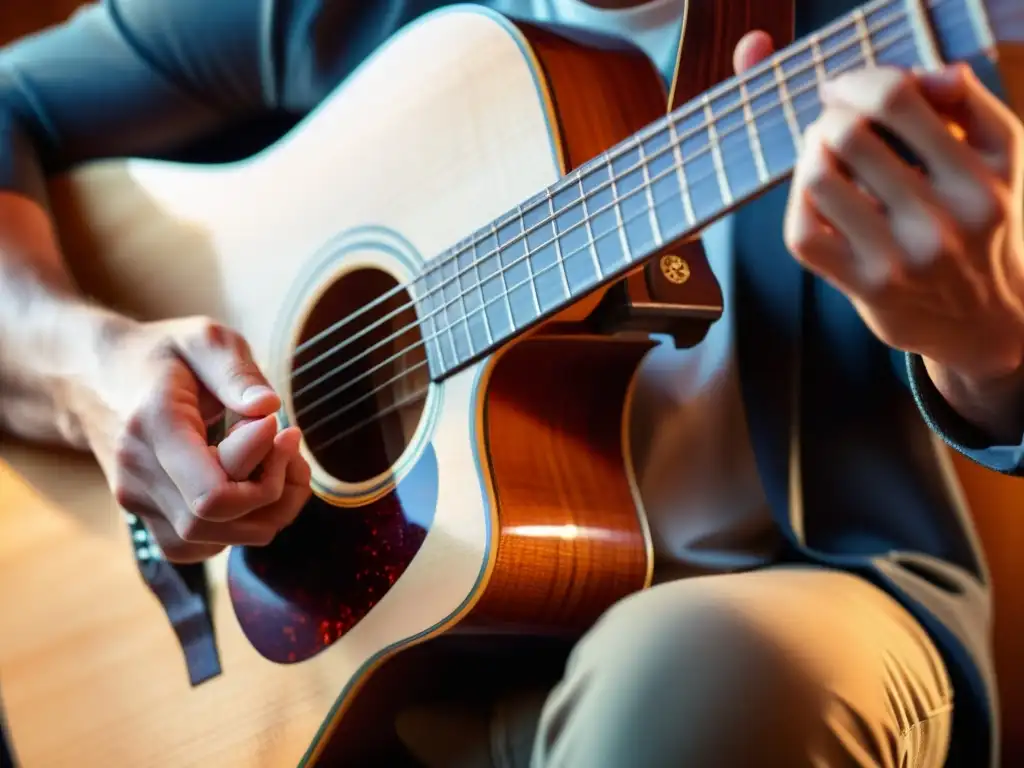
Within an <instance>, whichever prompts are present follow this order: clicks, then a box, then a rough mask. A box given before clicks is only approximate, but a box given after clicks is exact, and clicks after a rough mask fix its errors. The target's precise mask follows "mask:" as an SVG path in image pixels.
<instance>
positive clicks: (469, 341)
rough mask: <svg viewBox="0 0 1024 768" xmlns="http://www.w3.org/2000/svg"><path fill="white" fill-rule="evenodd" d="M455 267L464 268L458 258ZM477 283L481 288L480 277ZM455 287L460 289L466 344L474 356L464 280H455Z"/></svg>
mask: <svg viewBox="0 0 1024 768" xmlns="http://www.w3.org/2000/svg"><path fill="white" fill-rule="evenodd" d="M473 266H474V268H476V259H474V260H473ZM455 269H456V270H457V272H458V271H461V269H462V268H461V267H460V266H459V260H458V258H456V259H455ZM476 284H477V287H478V288H479V287H480V280H479V279H478V280H477V282H476ZM455 287H456V288H458V289H459V305H460V306H461V307H462V321H461V322H462V324H463V325H464V326H465V330H466V346H467V347H468V348H469V356H470V357H472V356H473V355H474V354H476V352H475V351H474V349H473V334H472V333H470V332H469V308H468V307H467V306H466V296H467V295H468V293H467V292H466V291H464V290H462V280H461V279H458V280H456V281H455ZM480 294H481V296H482V295H483V291H482V290H481V292H480ZM456 322H458V321H456Z"/></svg>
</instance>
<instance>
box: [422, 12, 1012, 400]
mask: <svg viewBox="0 0 1024 768" xmlns="http://www.w3.org/2000/svg"><path fill="white" fill-rule="evenodd" d="M1014 2H1017V0H989V2H988V6H989V7H988V8H986V7H985V6H984V5H983V0H875V2H871V3H868V4H866V5H863V6H860V7H859V8H857V9H856V10H854V11H852V12H850V13H848V14H847V15H845V16H843V17H841V18H839V19H838V20H836V21H834V22H833V23H831V24H829V25H828V26H826V27H824V28H822V29H820V30H818V31H816V32H814V33H813V34H811V35H808V36H807V37H805V38H802V39H801V40H798V41H797V42H795V43H793V44H792V45H790V46H789V47H787V48H785V49H783V50H781V51H779V52H778V53H776V54H775V55H773V56H771V57H770V58H768V59H767V60H765V61H764V62H762V63H760V64H759V65H757V66H755V67H753V68H752V69H751V70H749V71H748V72H746V73H745V74H743V75H742V76H737V77H734V78H731V79H730V80H727V81H725V82H723V83H721V84H720V85H718V86H716V87H715V88H714V89H712V90H710V91H707V92H705V93H704V94H702V95H701V96H699V97H698V98H696V99H694V100H693V101H690V102H689V103H687V104H684V105H682V106H680V107H679V108H678V109H676V110H674V111H673V112H671V113H670V114H668V115H667V116H666V117H665V118H662V119H660V120H658V121H656V122H654V123H652V124H650V125H648V126H647V127H646V128H644V129H643V130H641V131H640V132H638V133H636V134H634V135H633V136H632V137H630V138H629V139H627V140H625V141H623V142H622V143H620V144H619V145H617V146H615V147H613V148H612V149H610V150H608V151H607V152H605V153H603V154H601V155H599V156H597V157H595V158H594V159H592V160H590V161H588V162H587V163H585V164H583V165H581V166H579V167H578V168H576V169H575V170H574V171H572V172H571V173H569V174H568V175H567V176H565V177H564V178H562V179H561V180H560V181H558V182H557V183H556V184H554V185H553V186H551V187H549V188H548V189H546V190H544V191H543V192H541V193H539V194H537V195H535V196H534V197H532V198H531V199H529V200H526V201H524V202H523V203H521V204H520V205H519V206H517V207H516V209H515V210H513V211H509V212H508V213H506V214H504V215H503V216H501V217H499V218H498V219H497V220H495V221H494V222H492V223H491V224H490V225H488V226H487V227H484V228H483V229H481V230H478V231H477V232H475V233H473V234H472V235H471V236H470V237H468V238H466V239H465V240H464V241H462V242H460V243H458V244H456V245H455V246H454V247H452V248H451V249H449V251H447V252H445V253H443V254H441V256H439V257H438V258H437V259H435V260H433V261H431V263H430V264H429V265H428V267H427V268H426V269H425V271H424V272H423V274H421V275H420V276H419V278H417V280H416V282H415V289H414V293H415V294H416V305H417V312H418V315H419V318H420V327H421V331H422V333H423V337H424V341H425V342H426V349H427V357H428V361H429V365H430V369H431V374H432V376H433V378H434V379H435V380H437V379H441V378H444V377H445V376H448V375H450V374H451V373H453V372H455V371H457V370H460V369H462V368H463V367H464V366H466V365H468V364H469V363H471V362H473V361H475V360H477V359H479V358H480V357H481V356H483V355H485V354H487V353H489V352H491V351H493V350H494V349H496V348H498V347H499V346H500V345H501V344H502V343H503V342H505V341H507V340H509V339H511V338H514V337H516V336H517V335H519V334H521V333H523V332H524V331H526V330H528V329H530V328H532V327H533V326H534V325H535V324H537V323H538V322H540V321H542V320H544V319H546V318H547V317H550V316H551V315H553V314H555V313H557V312H559V311H561V310H563V309H565V308H566V307H568V306H570V305H572V304H574V303H575V302H576V301H578V300H579V299H581V298H583V297H585V296H586V295H588V294H589V293H591V292H593V291H594V290H596V289H598V288H601V287H603V286H605V285H607V284H609V283H611V282H614V281H616V280H618V279H620V278H621V277H622V276H623V275H625V274H626V273H627V272H629V271H630V270H631V269H633V268H635V267H636V266H638V265H640V264H642V263H643V262H644V261H646V260H647V259H649V258H650V257H652V256H654V255H655V254H657V253H658V252H659V251H661V250H662V249H663V248H664V247H665V246H667V245H669V244H671V243H673V242H677V241H679V240H681V239H683V238H686V237H688V236H692V235H694V234H696V233H698V232H700V231H701V230H702V229H704V228H705V227H707V226H708V225H709V224H711V223H713V222H714V221H715V220H717V219H719V218H721V217H722V216H724V215H726V214H727V213H729V212H730V211H731V210H733V209H734V208H736V207H738V206H740V205H742V204H744V203H745V202H747V201H749V200H751V199H753V198H755V197H757V196H759V195H761V194H763V193H764V192H765V191H767V190H768V189H769V188H770V187H772V186H773V185H775V184H776V183H778V182H779V181H782V180H784V179H785V178H786V177H788V176H789V175H790V174H791V173H792V171H793V168H794V165H795V163H796V159H797V156H798V154H799V151H800V144H801V137H802V135H803V132H804V130H805V129H806V128H807V127H808V125H810V124H811V123H812V122H813V121H814V120H815V119H817V117H818V116H819V114H820V112H821V101H820V99H819V95H818V89H819V86H820V85H821V84H822V82H824V81H825V80H826V79H829V78H832V77H834V76H836V75H838V74H840V73H842V72H846V71H850V70H854V69H858V68H861V67H865V66H873V65H889V66H897V67H900V68H904V69H909V68H925V69H934V68H936V67H937V66H939V65H940V64H941V63H942V62H944V61H963V60H967V59H969V58H971V57H973V56H975V55H977V54H979V53H990V52H992V51H993V50H994V47H995V42H996V38H995V35H994V34H993V26H992V25H993V24H994V23H995V22H998V21H1000V16H1002V17H1004V18H1005V21H1006V22H1007V23H1011V24H1013V23H1017V14H1014V13H1013V12H1011V11H1010V5H1011V4H1012V3H1014Z"/></svg>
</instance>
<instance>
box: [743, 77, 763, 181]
mask: <svg viewBox="0 0 1024 768" xmlns="http://www.w3.org/2000/svg"><path fill="white" fill-rule="evenodd" d="M740 101H741V102H742V103H743V121H744V122H745V123H746V124H747V138H748V139H749V140H750V148H751V150H752V151H753V154H754V165H755V166H756V167H757V180H758V182H759V183H761V184H764V182H765V181H767V180H768V176H769V173H768V159H767V158H766V157H765V154H764V147H763V146H762V144H761V133H760V131H758V130H757V120H756V119H755V118H754V110H753V109H752V108H751V106H750V97H749V96H748V94H747V83H746V81H745V80H743V79H742V78H741V79H740Z"/></svg>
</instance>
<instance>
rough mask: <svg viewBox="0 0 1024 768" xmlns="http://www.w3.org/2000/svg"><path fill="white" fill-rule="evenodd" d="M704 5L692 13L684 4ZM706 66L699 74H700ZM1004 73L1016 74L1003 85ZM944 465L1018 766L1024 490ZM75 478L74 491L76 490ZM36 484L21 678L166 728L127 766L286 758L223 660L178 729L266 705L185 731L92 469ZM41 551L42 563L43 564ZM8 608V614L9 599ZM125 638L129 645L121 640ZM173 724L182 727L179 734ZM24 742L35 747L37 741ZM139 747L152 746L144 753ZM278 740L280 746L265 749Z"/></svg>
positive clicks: (22, 525)
mask: <svg viewBox="0 0 1024 768" xmlns="http://www.w3.org/2000/svg"><path fill="white" fill-rule="evenodd" d="M721 2H727V3H728V5H729V8H730V13H731V14H733V15H734V19H733V21H730V22H729V23H730V26H733V25H735V27H737V28H739V29H745V28H748V27H749V28H758V27H765V26H766V25H767V24H769V23H771V20H772V19H771V18H770V17H771V14H772V13H773V12H774V11H775V10H777V9H778V7H777V6H776V4H775V3H771V2H756V1H755V2H747V3H744V4H743V6H742V8H741V6H740V4H739V3H736V2H732V0H715V3H721ZM711 4H712V3H701V4H697V3H693V4H691V6H692V7H698V6H706V5H711ZM78 5H80V3H79V2H77V0H4V1H3V2H0V44H2V43H3V42H6V41H8V40H11V39H14V38H16V37H19V36H20V35H22V34H26V33H29V32H32V31H35V30H38V29H40V28H42V27H44V26H47V25H49V24H51V23H54V22H56V21H59V20H60V19H62V18H65V17H66V16H67V15H69V14H70V13H71V12H72V11H73V10H74V8H75V7H77V6H78ZM783 5H786V4H785V3H784V4H783ZM751 9H753V10H751ZM758 9H760V12H758ZM743 14H747V15H745V16H744V15H743ZM691 31H694V30H693V28H691ZM731 34H732V33H731ZM727 37H728V36H727ZM723 44H727V41H725V42H724V43H723ZM695 46H700V47H699V48H696V50H699V51H701V53H700V55H696V54H693V55H692V56H691V60H692V61H693V62H694V65H693V66H694V67H696V68H697V69H695V70H689V69H688V70H687V71H689V72H691V75H688V76H687V78H689V77H690V76H692V72H694V71H696V72H699V71H700V67H702V66H703V67H707V68H709V69H710V68H711V66H712V65H711V64H710V63H708V62H710V61H712V60H713V57H706V49H705V48H704V44H702V43H701V42H700V37H699V36H697V35H691V36H690V38H689V39H688V40H687V50H688V51H690V52H692V51H693V50H694V49H695ZM1005 53H1006V69H1007V71H1008V84H1009V85H1010V86H1011V93H1014V94H1016V95H1017V98H1018V99H1019V100H1018V101H1017V106H1018V112H1021V111H1024V77H1021V76H1020V73H1021V72H1024V48H1022V49H1017V50H1016V51H1014V50H1012V49H1011V50H1007V51H1006V52H1005ZM702 60H703V61H704V62H705V63H703V64H702ZM1011 71H1012V72H1014V73H1016V74H1013V75H1012V76H1011V75H1010V74H1009V72H1011ZM1014 84H1016V86H1015V85H1014ZM954 464H955V466H956V469H957V471H958V474H959V476H960V479H961V480H962V482H963V485H964V489H965V491H966V494H967V497H968V500H969V502H970V505H971V507H972V508H973V509H975V510H984V514H976V515H975V518H976V522H977V525H978V528H979V531H980V533H981V538H982V540H983V543H984V546H985V550H986V554H987V556H988V560H989V565H990V567H991V572H992V577H993V582H994V587H995V617H996V623H995V644H996V662H997V670H998V675H999V682H1000V694H1001V705H1002V720H1003V723H1004V736H1005V739H1004V748H1005V754H1004V757H1005V760H1004V764H1005V765H1006V766H1011V765H1021V764H1024V732H1022V731H1021V730H1020V729H1019V728H1016V727H1015V724H1020V723H1022V722H1024V661H1022V656H1021V653H1020V638H1021V637H1022V636H1024V588H1022V586H1021V584H1022V581H1024V580H1022V575H1021V573H1022V572H1021V567H1020V565H1019V558H1020V553H1021V552H1022V551H1024V514H1021V510H1022V509H1024V484H1022V483H1021V482H1020V481H1019V480H1017V479H1014V478H1006V477H1002V476H998V475H996V474H994V473H992V472H988V471H986V470H984V469H982V468H980V467H978V466H977V465H975V464H973V463H971V462H969V461H967V460H966V459H963V458H962V457H959V456H956V457H955V458H954ZM76 480H77V481H80V482H81V483H82V484H81V485H77V484H76ZM90 483H92V484H91V485H90ZM46 485H47V487H46V492H45V493H44V492H43V491H42V490H41V489H40V488H39V487H34V486H33V485H32V484H31V483H29V482H26V480H25V478H23V477H19V476H18V475H16V474H15V473H13V472H12V471H11V469H10V468H9V467H5V466H3V465H0V525H2V526H3V527H4V530H5V532H9V535H5V536H4V537H3V538H2V539H0V561H3V562H4V564H5V565H4V569H3V570H4V573H5V574H15V573H16V574H18V578H17V582H16V583H7V584H6V586H5V587H4V589H5V590H10V592H9V593H5V597H4V600H7V598H8V597H11V596H12V595H13V596H14V597H16V598H18V599H16V600H15V602H14V603H13V605H14V606H17V607H16V610H24V611H26V615H27V616H28V617H29V619H30V621H29V622H27V623H25V622H22V621H18V622H17V626H29V625H34V626H42V627H45V626H52V627H54V628H55V630H56V628H59V629H60V632H61V634H62V635H64V636H65V637H67V638H69V641H72V640H71V639H73V642H74V644H75V649H74V650H75V652H74V653H73V654H71V655H69V657H68V658H67V663H60V664H57V665H54V657H53V656H49V657H48V655H47V652H48V650H52V649H53V646H52V645H51V644H49V643H44V644H43V645H42V646H40V647H39V648H38V649H36V650H34V651H31V652H29V651H30V649H28V648H24V650H25V653H24V654H23V655H21V657H20V658H21V659H22V660H23V662H24V663H25V664H26V665H28V667H27V668H25V669H24V670H23V671H22V672H23V673H24V674H27V675H29V676H30V677H34V678H36V680H37V685H38V688H39V690H40V691H41V692H45V691H51V692H54V694H55V695H56V692H57V691H60V690H72V691H74V690H75V689H76V688H78V687H90V688H92V691H91V693H90V694H89V697H90V698H91V699H93V700H95V701H101V702H106V704H105V705H104V706H110V705H111V704H114V703H117V702H120V703H121V704H123V705H124V706H125V707H126V708H127V709H128V710H139V709H145V710H146V712H147V717H148V718H151V719H153V720H162V721H163V722H164V723H165V725H164V727H163V730H162V733H161V735H160V737H159V738H157V739H155V740H152V741H149V740H148V739H147V729H146V728H142V729H140V730H136V731H129V733H134V734H135V735H134V738H136V739H138V740H139V742H140V743H139V748H140V749H144V750H145V751H142V752H139V753H137V754H140V755H144V756H146V755H148V756H146V757H144V759H143V761H142V762H136V763H134V764H135V765H145V764H154V763H153V760H154V758H153V756H152V755H150V754H149V753H150V747H158V745H160V744H177V745H178V746H177V747H174V748H173V749H172V751H171V753H170V755H169V756H170V757H172V758H173V757H175V756H176V757H177V758H178V762H177V763H175V764H176V765H188V764H189V762H188V760H187V758H186V759H182V757H183V756H184V755H185V754H186V753H187V750H188V748H189V747H190V746H199V745H203V748H204V749H206V750H208V754H211V755H214V756H216V757H214V758H213V759H221V760H223V762H219V763H218V764H220V765H231V764H236V762H235V758H232V757H231V756H232V755H235V756H236V757H237V756H238V755H240V754H245V755H246V756H247V757H246V758H245V760H244V762H243V763H241V764H245V765H268V766H270V765H277V764H279V763H276V762H275V760H276V759H277V758H280V757H282V756H283V755H285V754H287V750H282V749H281V748H280V739H281V735H280V734H279V733H278V732H276V731H274V730H273V729H272V728H269V729H268V728H267V727H266V726H267V724H268V723H272V722H274V721H275V720H276V719H277V718H289V719H292V720H295V719H296V718H302V717H304V716H308V713H309V707H310V703H309V702H303V701H301V697H298V696H297V695H296V694H297V689H296V688H295V686H288V685H285V682H284V680H283V679H280V678H278V677H277V676H273V678H274V680H273V681H272V680H271V679H267V678H265V677H261V676H260V675H259V674H256V675H255V677H253V675H254V670H253V666H252V664H251V663H250V662H239V663H233V664H232V665H231V666H230V669H229V672H230V673H231V674H232V675H233V676H236V675H237V676H250V684H249V685H245V686H242V685H240V686H231V687H228V688H226V689H224V690H222V691H220V692H219V693H217V694H216V696H214V697H213V698H212V699H211V698H209V697H204V699H203V701H202V702H201V703H196V704H195V705H193V706H191V707H190V708H189V709H188V710H186V711H187V712H188V718H189V719H191V720H194V721H195V722H200V721H202V720H204V719H213V718H215V717H216V716H217V714H218V713H220V712H222V711H224V710H232V709H237V708H238V706H239V702H240V701H242V700H243V699H244V698H251V697H252V696H254V695H255V696H258V697H262V698H263V699H264V700H265V701H266V702H267V703H266V705H265V706H263V707H261V708H259V712H256V713H254V716H253V717H252V718H250V719H247V720H246V719H235V720H233V724H232V729H231V731H230V732H225V733H221V734H219V735H217V736H216V737H214V736H213V735H211V734H209V733H206V732H205V731H204V730H202V729H200V730H198V731H193V730H190V729H189V727H188V723H187V722H182V721H181V719H180V718H182V717H183V714H184V713H183V711H182V710H181V709H180V708H178V707H177V706H175V705H174V704H173V702H174V701H179V700H181V697H182V696H188V692H187V691H186V690H185V689H184V688H182V687H181V686H180V684H179V683H178V682H176V681H179V680H180V675H179V670H178V669H177V668H176V667H175V666H174V662H173V661H171V662H170V663H169V670H170V675H171V676H172V678H173V680H172V682H170V683H167V682H166V681H162V680H161V674H162V671H161V670H162V669H163V668H161V667H160V666H159V664H158V665H157V666H154V665H153V664H152V662H151V660H152V659H153V658H163V659H174V658H175V654H176V653H177V651H176V649H175V647H174V644H173V640H172V639H171V638H170V637H169V636H168V635H166V633H165V632H164V630H163V627H162V625H161V624H160V622H161V621H162V617H161V616H160V615H159V613H158V612H157V611H154V610H152V607H151V606H150V603H149V601H148V599H147V596H146V595H145V593H144V591H143V588H142V587H141V585H139V584H138V581H137V576H136V574H134V573H133V572H132V566H131V564H130V563H129V562H127V561H126V560H123V559H122V558H123V555H124V552H125V550H124V549H122V543H123V542H121V541H120V540H119V539H118V536H119V535H120V533H121V529H120V527H119V525H120V521H119V520H118V519H117V518H116V517H114V516H112V515H111V514H110V508H109V502H108V500H107V498H106V497H105V495H104V491H103V488H102V487H101V486H97V485H96V484H95V467H94V466H93V465H92V463H91V462H90V461H89V460H88V459H84V458H82V457H79V456H67V457H65V458H64V460H62V463H61V477H60V482H59V483H47V484H46ZM83 487H84V488H92V489H93V490H92V491H89V492H86V493H81V492H80V491H75V490H74V489H75V488H83ZM83 541H84V545H83ZM44 553H45V556H44V557H40V556H41V555H43V554H44ZM36 558H38V559H36ZM34 559H35V562H34V563H33V560H34ZM83 573H86V574H88V575H89V579H88V580H83V576H82V574H83ZM126 589H127V592H126V591H125V590H126ZM37 590H41V591H43V592H45V593H48V594H49V595H50V596H51V600H50V601H49V602H48V603H44V604H48V605H49V606H50V607H51V608H56V609H57V612H56V613H47V612H45V611H44V612H40V609H37V607H34V603H33V601H31V600H30V599H29V596H30V594H31V593H32V592H33V591H37ZM19 596H20V597H19ZM4 604H5V605H8V606H12V603H10V602H5V603H4ZM221 613H222V616H221V618H222V619H224V618H226V616H225V615H223V611H221ZM33 622H34V623H33ZM12 626H15V624H14V623H12V621H11V619H10V618H6V617H4V616H0V627H2V628H3V631H0V634H6V631H7V630H8V629H9V628H11V627H12ZM128 637H134V638H136V639H135V640H131V641H129V640H127V639H126V638H128ZM26 642H27V641H26ZM228 651H229V652H231V651H232V649H231V648H229V649H228ZM113 655H120V657H121V661H122V662H123V663H125V664H126V665H127V667H128V668H129V669H131V668H134V669H136V670H137V671H138V674H137V675H135V681H136V682H135V684H134V685H129V684H125V683H124V681H123V680H120V679H119V678H108V677H106V675H105V673H104V670H107V669H115V668H116V666H117V665H116V664H115V663H114V660H113V659H112V658H111V657H112V656H113ZM243 655H244V654H243ZM164 663H167V662H164ZM253 684H255V686H256V688H255V689H254V688H253V687H252V685H253ZM2 690H3V689H0V692H2ZM254 691H256V692H255V693H254ZM282 694H284V698H282ZM21 703H22V704H23V705H24V707H25V708H24V710H23V713H22V717H21V718H20V722H19V726H20V727H24V728H27V729H29V730H30V732H33V733H38V737H39V738H41V739H44V740H45V739H50V738H52V736H53V729H54V728H55V727H56V726H55V724H54V720H55V718H57V719H58V720H59V721H60V723H61V728H63V729H64V730H66V731H68V732H69V734H71V736H72V738H73V739H75V740H76V743H77V745H78V746H80V747H81V748H82V750H83V752H84V753H85V754H88V752H89V750H90V748H91V746H90V745H95V744H96V742H97V740H102V739H107V738H114V739H116V738H120V737H119V736H117V734H120V733H123V731H122V729H121V728H120V727H118V726H117V725H116V721H114V720H113V719H111V721H110V724H111V728H110V729H109V730H100V731H99V732H96V733H90V732H84V731H82V730H81V729H80V728H79V727H78V726H77V725H76V723H75V722H74V715H69V713H68V712H67V711H65V712H63V713H61V712H59V711H57V710H54V709H52V708H51V707H50V706H49V705H48V700H47V697H46V695H41V696H39V697H38V698H33V699H32V700H31V701H22V702H21ZM114 710H116V707H112V709H111V712H113V711H114ZM69 716H70V720H69ZM110 717H111V718H112V717H113V715H112V714H111V715H110ZM167 718H169V720H168V719H167ZM174 723H180V724H181V727H179V726H178V725H174ZM58 730H60V728H58ZM27 738H28V739H29V740H30V741H31V740H34V738H35V737H32V736H29V737H27ZM58 740H61V741H63V737H61V736H58ZM146 741H148V744H146V745H143V744H142V742H146ZM214 742H215V743H214ZM275 743H277V744H278V748H272V745H273V744H275ZM211 747H212V751H210V748H211ZM113 750H114V751H113V753H108V754H120V755H121V756H122V757H124V758H126V759H127V758H129V757H130V756H131V755H132V754H133V751H132V750H133V747H132V744H131V743H130V742H126V743H124V744H122V745H120V746H115V747H113ZM67 754H69V755H70V754H75V753H73V752H69V753H67ZM51 764H54V763H51ZM122 764H124V763H123V762H122Z"/></svg>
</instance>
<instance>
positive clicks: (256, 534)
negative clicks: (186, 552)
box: [185, 453, 312, 546]
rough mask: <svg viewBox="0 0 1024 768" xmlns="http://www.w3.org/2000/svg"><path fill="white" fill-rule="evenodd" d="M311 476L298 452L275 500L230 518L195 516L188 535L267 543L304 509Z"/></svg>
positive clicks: (194, 539) (235, 542) (230, 542)
mask: <svg viewBox="0 0 1024 768" xmlns="http://www.w3.org/2000/svg"><path fill="white" fill-rule="evenodd" d="M282 455H283V454H282ZM271 471H273V470H271ZM309 477H310V472H309V465H308V464H307V463H306V460H305V459H304V458H303V457H302V456H301V455H300V454H298V453H295V454H294V455H292V457H291V459H290V460H288V461H287V466H286V468H285V471H284V478H285V482H284V484H283V486H282V490H281V493H280V494H279V495H278V498H277V499H276V500H275V501H273V502H271V503H270V504H268V505H266V506H264V507H261V508H259V509H256V510H254V511H253V512H251V513H250V514H248V515H244V516H240V517H237V518H235V519H232V520H230V521H228V522H213V521H210V520H208V519H200V518H194V519H193V520H192V521H191V527H190V529H189V530H188V531H187V532H186V534H185V535H186V538H187V539H188V541H190V542H199V543H204V544H205V543H213V544H223V545H248V546H264V545H266V544H268V543H270V541H272V540H273V538H274V537H275V536H276V535H277V534H278V533H280V532H281V531H282V530H283V529H284V528H287V527H288V526H289V525H291V524H292V523H293V522H294V521H295V518H296V517H298V515H299V514H300V513H301V512H302V509H303V508H304V507H305V505H306V503H307V502H308V501H309V498H310V496H311V493H312V492H311V490H310V487H309Z"/></svg>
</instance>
